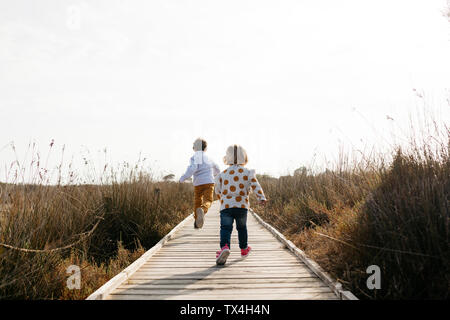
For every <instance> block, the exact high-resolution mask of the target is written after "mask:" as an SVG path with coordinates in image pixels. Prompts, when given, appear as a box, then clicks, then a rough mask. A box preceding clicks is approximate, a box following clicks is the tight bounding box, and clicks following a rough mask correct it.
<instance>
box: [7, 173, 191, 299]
mask: <svg viewBox="0 0 450 320" xmlns="http://www.w3.org/2000/svg"><path fill="white" fill-rule="evenodd" d="M134 168H135V167H134ZM117 176H120V177H121V178H120V179H119V178H116V177H117ZM124 177H125V178H124ZM108 178H109V179H108V181H109V182H108V183H104V184H99V185H86V184H68V185H60V184H57V185H48V184H46V183H44V181H45V178H42V179H41V180H39V181H40V182H39V181H38V183H33V184H20V183H13V184H2V185H0V193H1V194H0V200H1V201H2V203H3V205H2V212H1V214H2V219H1V221H0V242H1V243H6V244H9V245H12V246H15V247H19V248H23V249H45V250H51V249H54V248H58V247H63V246H66V245H69V244H72V243H74V242H75V243H76V244H75V245H73V246H71V247H70V248H69V249H66V250H60V251H55V252H52V251H47V252H23V251H20V250H13V249H6V248H0V298H3V299H83V298H85V297H87V296H88V295H89V294H90V293H92V292H93V291H95V290H96V289H97V288H98V287H100V286H101V285H102V284H104V283H105V282H106V281H107V280H109V279H110V278H111V277H113V276H114V275H115V274H117V273H118V272H120V271H121V270H122V269H124V268H125V267H126V266H128V265H129V264H130V263H131V262H133V261H134V260H135V259H136V258H138V257H139V256H140V255H141V254H142V253H143V252H144V251H145V250H146V249H148V248H150V247H152V246H153V245H154V244H155V243H156V242H157V241H159V240H160V239H161V238H162V237H163V236H164V235H165V234H166V233H167V232H169V231H170V230H171V229H172V228H173V227H174V226H175V225H176V224H178V223H179V222H180V221H181V220H182V219H184V218H185V217H186V216H187V215H188V214H189V213H190V212H191V211H192V210H191V203H192V185H190V184H179V183H175V182H170V181H164V182H160V181H155V180H154V179H152V178H151V177H150V176H148V175H146V174H144V173H143V171H141V170H136V169H133V170H129V171H127V173H126V175H125V174H123V172H122V174H120V175H116V174H115V173H114V172H111V173H110V176H109V177H108ZM99 219H100V222H99V223H98V226H97V227H96V228H95V230H94V231H93V232H92V234H90V233H89V234H87V232H89V231H90V230H92V229H93V227H94V226H95V224H96V223H97V222H98V221H99ZM80 239H81V240H80ZM73 264H75V265H78V266H79V267H80V268H81V270H82V271H81V272H82V274H81V276H82V286H81V289H80V290H69V289H67V287H66V281H67V278H68V277H69V274H67V273H66V269H67V267H68V266H69V265H73Z"/></svg>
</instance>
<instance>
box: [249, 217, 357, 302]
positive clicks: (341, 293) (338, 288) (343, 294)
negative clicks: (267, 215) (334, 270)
mask: <svg viewBox="0 0 450 320" xmlns="http://www.w3.org/2000/svg"><path fill="white" fill-rule="evenodd" d="M249 211H250V212H251V213H252V215H253V216H254V217H255V218H256V220H257V221H258V222H259V223H260V224H262V225H263V226H264V227H265V228H266V229H267V230H269V231H270V232H271V233H272V234H273V235H274V236H275V237H276V238H277V239H278V240H279V241H280V242H281V243H283V244H284V245H285V246H286V248H287V249H289V250H290V251H291V252H292V253H293V254H295V255H296V256H297V257H298V258H300V260H301V261H303V262H304V263H305V264H306V265H307V266H308V267H309V268H310V269H311V271H312V272H314V273H315V274H316V275H317V276H318V277H319V278H320V279H321V280H322V281H323V282H325V284H326V285H328V287H330V289H331V290H332V291H333V292H334V293H335V294H336V296H338V298H339V299H341V300H358V298H357V297H356V296H355V295H354V294H353V293H351V292H350V291H347V290H343V288H342V284H341V283H340V282H338V281H336V280H334V279H333V278H332V277H331V276H330V275H329V274H328V273H326V272H325V271H324V270H323V269H322V268H321V267H320V266H319V265H318V264H317V263H316V262H315V261H313V260H311V259H310V258H308V256H307V255H306V254H305V253H304V252H303V251H302V250H300V249H299V248H297V246H296V245H295V244H294V243H293V242H292V241H290V240H288V239H286V237H285V236H283V235H282V234H281V233H280V232H279V231H278V230H277V229H275V228H274V227H272V226H271V225H270V224H268V223H267V222H265V221H264V220H263V219H262V218H261V217H260V216H259V215H258V214H257V213H256V212H255V211H253V210H252V209H249Z"/></svg>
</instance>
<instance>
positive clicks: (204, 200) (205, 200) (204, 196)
mask: <svg viewBox="0 0 450 320" xmlns="http://www.w3.org/2000/svg"><path fill="white" fill-rule="evenodd" d="M213 200H214V183H208V184H201V185H199V186H194V218H197V213H196V212H195V210H196V209H197V208H202V209H203V212H204V213H205V214H206V212H208V209H209V207H211V203H212V202H213Z"/></svg>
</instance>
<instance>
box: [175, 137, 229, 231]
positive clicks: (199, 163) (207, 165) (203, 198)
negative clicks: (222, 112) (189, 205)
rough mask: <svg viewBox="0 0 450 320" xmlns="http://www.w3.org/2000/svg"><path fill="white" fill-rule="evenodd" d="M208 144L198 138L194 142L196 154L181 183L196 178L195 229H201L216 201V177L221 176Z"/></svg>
mask: <svg viewBox="0 0 450 320" xmlns="http://www.w3.org/2000/svg"><path fill="white" fill-rule="evenodd" d="M207 145H208V144H207V143H206V141H205V140H203V139H200V138H198V139H197V140H195V141H194V146H193V149H194V151H195V154H194V155H193V156H192V157H191V159H190V163H189V166H188V167H187V169H186V172H185V173H184V174H183V176H181V178H180V180H179V181H180V182H183V181H185V180H186V179H189V178H190V177H191V176H192V175H193V176H194V181H193V183H194V218H195V222H194V228H196V229H197V228H201V227H202V226H203V222H204V216H205V214H206V212H208V209H209V207H211V203H212V202H213V200H214V177H215V176H216V175H217V174H219V172H220V168H219V166H218V165H217V164H216V163H215V162H214V161H212V160H211V159H210V158H209V157H208V156H207V155H206V154H205V151H206V148H207Z"/></svg>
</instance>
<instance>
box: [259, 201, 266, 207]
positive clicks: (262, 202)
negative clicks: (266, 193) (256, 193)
mask: <svg viewBox="0 0 450 320" xmlns="http://www.w3.org/2000/svg"><path fill="white" fill-rule="evenodd" d="M266 203H267V200H260V201H259V204H260V205H262V206H265V205H266Z"/></svg>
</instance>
